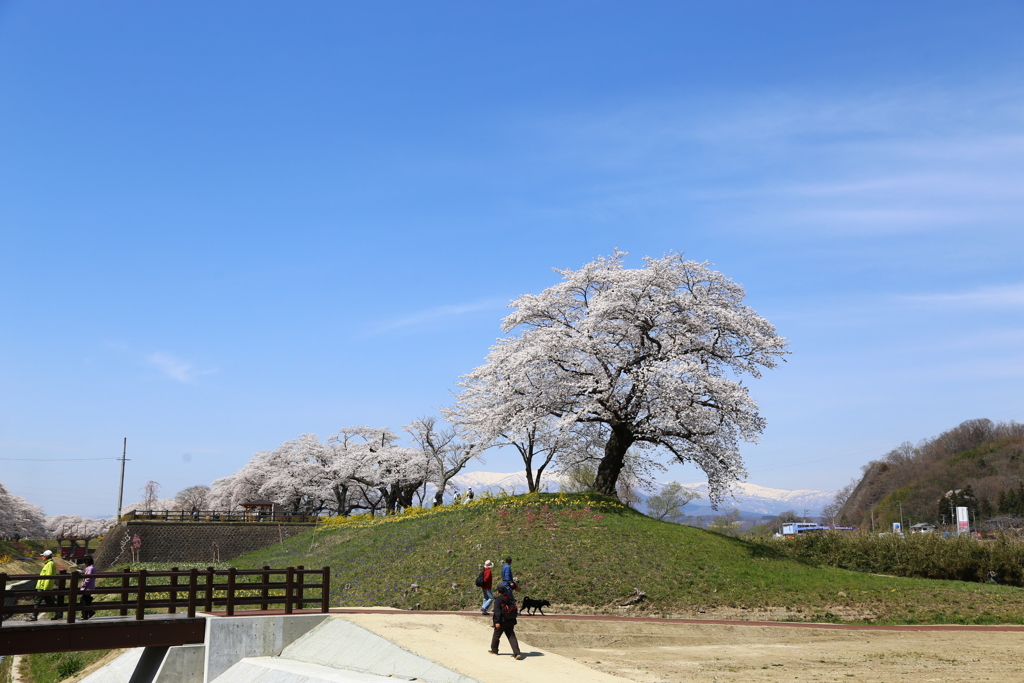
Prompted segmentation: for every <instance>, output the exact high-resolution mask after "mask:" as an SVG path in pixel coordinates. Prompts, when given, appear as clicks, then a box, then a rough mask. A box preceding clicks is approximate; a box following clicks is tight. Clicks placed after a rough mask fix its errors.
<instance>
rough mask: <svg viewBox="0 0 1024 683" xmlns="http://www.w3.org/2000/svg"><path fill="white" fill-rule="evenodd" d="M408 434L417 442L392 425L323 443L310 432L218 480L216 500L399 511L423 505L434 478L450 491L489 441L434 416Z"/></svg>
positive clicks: (335, 510)
mask: <svg viewBox="0 0 1024 683" xmlns="http://www.w3.org/2000/svg"><path fill="white" fill-rule="evenodd" d="M405 432H406V433H407V435H408V437H409V440H410V441H411V443H412V444H413V446H405V445H402V444H401V443H400V436H399V435H398V434H396V433H395V432H393V431H391V430H390V429H386V428H385V429H381V428H373V427H348V428H345V429H342V430H340V431H339V432H337V433H336V434H333V435H332V436H330V437H328V438H327V439H325V440H323V441H321V440H320V439H319V438H318V437H317V435H316V434H303V435H302V436H300V437H299V438H297V439H293V440H291V441H288V442H285V443H283V444H281V445H280V446H278V447H277V448H276V449H274V450H272V451H261V452H259V453H257V454H256V455H255V456H253V458H252V459H251V460H250V461H249V462H248V463H247V464H246V465H245V466H244V467H242V468H241V469H240V470H238V471H237V472H235V473H234V474H232V475H230V476H228V477H224V478H222V479H218V480H216V481H215V482H214V486H213V490H212V491H211V492H210V505H211V506H212V507H214V508H218V509H232V508H235V507H237V506H238V505H239V504H241V503H243V502H245V501H247V500H252V499H255V498H268V499H270V500H273V501H274V502H276V503H279V504H281V505H284V506H285V507H286V508H288V509H289V510H295V511H302V512H306V513H310V514H318V513H321V512H327V513H331V514H337V515H349V514H351V513H353V512H355V511H370V512H393V511H395V510H397V509H400V508H407V507H411V506H413V505H415V504H420V505H422V504H423V503H424V499H425V497H426V496H427V494H428V487H429V485H431V484H432V485H433V487H434V488H435V489H436V490H437V491H438V492H439V493H441V494H442V495H443V492H444V491H445V489H446V488H447V487H448V484H449V482H450V480H451V479H452V477H454V476H455V475H456V474H458V473H459V472H460V471H461V470H462V469H463V468H464V467H465V466H466V463H468V462H469V461H470V460H472V459H473V458H475V457H478V456H479V455H480V453H481V452H482V450H483V448H485V447H486V445H485V444H480V443H473V442H471V441H467V440H466V439H465V438H463V434H462V432H461V430H459V429H458V428H457V427H454V426H447V427H445V426H441V425H440V424H439V423H438V421H437V420H436V419H435V418H432V417H426V418H422V419H419V420H416V421H414V422H413V423H411V424H409V425H408V426H406V427H405ZM437 501H438V502H440V497H438V498H437Z"/></svg>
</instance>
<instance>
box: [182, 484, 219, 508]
mask: <svg viewBox="0 0 1024 683" xmlns="http://www.w3.org/2000/svg"><path fill="white" fill-rule="evenodd" d="M174 500H175V502H176V503H177V504H178V508H179V509H181V510H207V509H209V508H208V506H209V504H210V487H209V486H202V485H198V486H189V487H188V488H185V489H182V490H180V491H178V493H177V494H176V495H175V496H174Z"/></svg>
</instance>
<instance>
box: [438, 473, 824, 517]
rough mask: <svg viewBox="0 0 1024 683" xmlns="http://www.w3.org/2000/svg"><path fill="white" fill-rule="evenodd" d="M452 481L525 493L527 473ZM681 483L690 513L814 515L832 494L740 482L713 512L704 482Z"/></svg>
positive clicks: (548, 480)
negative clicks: (688, 494) (691, 495)
mask: <svg viewBox="0 0 1024 683" xmlns="http://www.w3.org/2000/svg"><path fill="white" fill-rule="evenodd" d="M452 483H453V484H455V485H456V486H457V487H458V488H459V490H460V491H465V490H466V489H467V488H472V489H473V490H474V491H475V492H478V493H482V492H484V491H487V490H490V491H493V492H495V493H497V492H498V491H499V490H502V489H504V490H505V491H508V492H514V493H526V490H527V486H526V475H525V474H523V473H522V472H463V473H462V474H459V475H457V476H456V477H455V478H454V479H452ZM560 484H561V479H560V477H559V476H558V474H557V473H554V472H552V473H550V474H549V473H547V472H545V473H544V476H543V477H542V478H541V489H542V490H546V491H557V490H558V489H559V486H560ZM662 485H664V484H662ZM683 486H685V487H686V488H688V489H692V490H694V491H697V492H698V493H700V494H701V495H702V496H703V498H699V499H697V500H695V501H693V502H692V503H690V504H689V505H687V506H686V509H685V511H686V513H687V514H689V515H710V514H721V511H722V510H723V509H731V508H739V510H740V511H741V512H744V513H747V514H753V515H777V514H779V513H781V512H785V511H786V510H795V511H796V512H797V514H800V515H802V514H803V513H804V510H807V511H808V512H807V514H808V515H814V516H816V515H819V514H821V510H822V508H824V507H825V506H826V505H828V504H829V503H831V502H832V499H833V497H834V496H835V494H834V493H831V492H829V491H814V490H810V489H798V490H796V491H790V490H787V489H773V488H769V487H767V486H758V485H757V484H751V483H749V482H740V483H738V484H736V485H735V486H734V487H733V489H732V499H731V500H727V501H726V502H724V503H723V504H722V505H720V506H719V510H718V512H716V511H714V510H712V509H711V506H710V505H708V502H707V490H708V485H707V483H706V482H698V483H692V484H683Z"/></svg>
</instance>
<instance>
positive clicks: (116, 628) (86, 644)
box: [0, 614, 206, 655]
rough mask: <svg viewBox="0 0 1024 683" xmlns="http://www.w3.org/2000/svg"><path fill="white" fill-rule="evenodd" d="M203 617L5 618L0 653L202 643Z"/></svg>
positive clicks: (1, 629)
mask: <svg viewBox="0 0 1024 683" xmlns="http://www.w3.org/2000/svg"><path fill="white" fill-rule="evenodd" d="M205 634H206V617H202V616H199V615H196V616H195V617H189V616H188V615H186V614H162V615H159V616H156V615H153V616H148V617H147V618H146V619H143V620H136V619H135V618H134V617H133V616H128V617H93V618H92V619H90V620H88V621H79V622H78V623H75V624H69V623H67V622H66V621H63V620H62V621H51V620H42V621H5V622H4V625H3V628H0V655H14V654H18V655H28V654H36V653H39V652H75V651H79V650H109V649H113V648H129V647H146V646H154V645H189V644H193V643H202V642H203V638H204V636H205Z"/></svg>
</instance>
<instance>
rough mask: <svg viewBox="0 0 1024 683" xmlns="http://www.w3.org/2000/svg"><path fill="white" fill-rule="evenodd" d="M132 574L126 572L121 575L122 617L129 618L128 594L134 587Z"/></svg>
mask: <svg viewBox="0 0 1024 683" xmlns="http://www.w3.org/2000/svg"><path fill="white" fill-rule="evenodd" d="M131 574H132V573H131V572H125V573H124V574H122V575H121V610H120V612H121V616H122V617H126V616H128V592H129V590H128V589H129V588H131V585H132V576H131Z"/></svg>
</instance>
